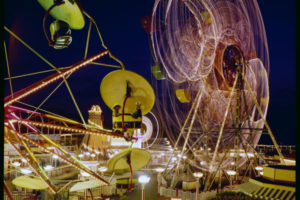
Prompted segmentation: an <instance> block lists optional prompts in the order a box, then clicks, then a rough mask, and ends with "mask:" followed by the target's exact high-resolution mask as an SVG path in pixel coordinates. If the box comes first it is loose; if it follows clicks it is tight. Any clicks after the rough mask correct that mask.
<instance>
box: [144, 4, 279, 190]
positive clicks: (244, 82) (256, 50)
mask: <svg viewBox="0 0 300 200" xmlns="http://www.w3.org/2000/svg"><path fill="white" fill-rule="evenodd" d="M151 28H152V31H151V32H150V34H151V42H152V51H153V52H152V53H153V56H154V60H155V63H157V64H156V65H154V66H153V67H152V68H151V70H152V73H153V76H154V78H155V79H154V83H153V85H154V86H155V91H156V96H157V99H156V107H157V110H159V111H160V114H159V116H160V117H161V119H164V121H166V123H165V124H164V130H165V131H166V133H167V134H168V136H169V138H170V139H171V140H172V141H173V144H174V148H179V149H180V150H181V156H180V158H179V159H178V161H177V164H176V165H175V167H174V170H175V172H178V169H179V165H180V163H181V158H182V157H183V155H191V158H192V159H187V161H186V162H188V163H189V164H191V165H192V166H194V167H195V168H197V169H198V170H203V171H206V172H210V173H208V177H206V179H205V180H206V189H209V188H210V186H211V183H212V181H213V180H211V178H212V177H213V178H214V177H216V175H217V174H219V173H218V172H220V173H223V172H224V173H225V171H226V170H229V169H233V170H235V171H236V180H237V179H238V174H239V173H238V171H239V169H240V168H241V167H242V166H243V165H244V164H245V163H248V164H249V163H250V164H251V163H252V161H251V157H253V155H255V156H258V154H257V152H255V150H254V149H255V146H256V145H257V143H258V141H259V139H260V137H261V134H262V131H263V128H264V126H265V127H266V128H267V129H268V133H269V135H270V136H271V139H272V141H273V143H274V144H275V146H276V148H277V151H278V153H279V156H280V157H281V158H282V154H281V152H280V150H279V148H278V145H277V143H276V141H275V138H274V136H273V134H272V132H271V130H270V127H269V125H268V123H267V122H266V120H265V119H266V114H267V109H268V104H269V83H268V73H269V53H268V44H267V38H266V33H265V28H264V24H263V19H262V16H261V13H260V10H259V7H258V4H257V2H256V1H246V0H245V1H227V0H217V1H202V0H196V1H181V0H170V1H168V0H156V1H155V4H154V9H153V13H152V24H151ZM155 80H156V81H155ZM171 159H172V158H170V160H171ZM167 173H168V172H166V173H165V174H167ZM175 178H176V176H173V179H172V183H171V186H174V185H175V180H174V179H175Z"/></svg>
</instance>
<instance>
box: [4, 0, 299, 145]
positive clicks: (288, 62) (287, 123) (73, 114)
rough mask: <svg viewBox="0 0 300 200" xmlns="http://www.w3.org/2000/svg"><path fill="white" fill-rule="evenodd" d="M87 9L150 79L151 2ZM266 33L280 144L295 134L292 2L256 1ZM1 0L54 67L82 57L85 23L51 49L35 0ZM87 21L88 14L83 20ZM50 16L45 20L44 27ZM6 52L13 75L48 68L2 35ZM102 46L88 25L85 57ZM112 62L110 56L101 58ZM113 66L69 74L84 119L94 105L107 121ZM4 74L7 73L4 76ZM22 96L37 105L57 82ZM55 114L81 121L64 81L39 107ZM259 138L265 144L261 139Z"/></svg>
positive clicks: (111, 44)
mask: <svg viewBox="0 0 300 200" xmlns="http://www.w3.org/2000/svg"><path fill="white" fill-rule="evenodd" d="M81 3H82V6H83V9H84V10H86V12H87V13H89V14H90V15H91V16H92V17H93V18H94V19H95V20H96V22H97V23H98V25H99V28H100V30H101V33H102V36H103V39H104V42H105V44H106V46H107V47H108V48H109V49H110V51H111V52H112V53H113V55H115V56H116V57H118V58H119V59H120V60H121V61H122V62H123V63H124V64H125V67H126V69H128V70H132V71H134V72H136V73H138V74H141V75H142V76H144V77H145V78H146V79H147V80H148V81H149V82H150V81H151V72H150V66H151V65H152V64H153V59H152V58H151V54H150V49H149V38H148V35H147V33H146V32H145V30H144V29H143V27H142V25H141V18H143V17H144V16H146V15H150V14H151V11H152V6H153V3H154V0H132V1H121V0H110V1H96V0H93V1H82V2H81ZM258 3H259V5H260V9H261V13H262V16H263V19H264V23H265V28H266V32H267V38H268V45H269V53H270V77H269V80H270V104H269V110H268V115H267V120H268V122H269V124H270V126H271V128H272V131H273V132H274V135H275V137H276V139H277V142H278V143H279V144H295V136H296V43H295V42H296V1H295V0H287V1H284V2H283V1H280V0H272V1H264V0H258ZM15 4H16V2H15V1H8V0H5V4H4V6H5V7H4V25H5V26H7V27H8V28H9V29H10V30H12V31H14V32H15V33H16V34H17V35H18V36H20V37H21V38H22V39H23V40H24V41H26V42H27V43H28V44H30V45H31V46H32V47H33V48H34V49H35V50H36V51H38V52H39V53H40V54H41V55H42V56H44V57H45V58H46V59H48V60H49V61H50V62H51V63H53V64H54V65H55V66H56V67H65V66H68V65H71V64H74V63H76V62H78V61H80V60H81V59H82V58H83V56H84V50H85V42H86V37H87V30H88V21H86V25H85V27H84V29H82V30H72V37H73V41H72V43H71V45H70V47H69V48H67V49H64V50H55V49H53V48H51V47H49V46H48V42H47V40H46V38H45V37H44V33H43V28H42V22H43V16H44V14H45V11H44V10H43V8H42V7H41V6H40V5H39V4H38V3H37V1H18V6H16V5H15ZM86 19H87V18H86ZM52 20H53V18H51V17H50V18H49V20H48V25H47V27H49V24H50V23H51V22H52ZM4 36H5V37H4V39H5V42H6V46H7V51H8V59H9V63H10V69H11V75H12V76H15V75H20V74H24V73H30V72H37V71H43V70H47V69H51V68H50V67H49V66H47V64H45V63H44V62H43V61H41V60H40V59H39V58H38V57H36V56H35V55H33V54H32V53H31V52H30V51H29V50H28V49H26V48H25V47H24V46H23V45H21V44H20V43H19V42H17V41H16V40H15V39H13V38H12V37H9V34H7V32H5V33H4ZM102 50H103V48H102V47H101V45H100V40H99V38H98V36H97V34H96V30H95V28H94V27H93V28H92V35H91V41H90V49H89V52H88V56H92V55H94V54H96V53H98V52H100V51H102ZM100 61H101V62H106V63H112V64H116V63H114V62H112V60H111V59H102V60H99V62H100ZM112 70H114V69H113V68H108V67H101V66H96V65H89V66H87V67H86V68H84V69H81V70H79V71H77V72H75V73H74V74H73V75H72V76H71V77H70V78H69V85H70V86H71V88H72V91H73V93H74V96H75V98H76V99H77V101H78V104H79V107H80V109H81V111H82V112H83V115H84V117H85V119H87V114H88V113H87V111H88V109H89V108H90V107H91V106H92V105H93V104H99V105H100V106H101V108H102V110H103V111H104V112H105V113H106V115H105V117H106V119H105V124H107V125H109V124H110V123H111V119H110V118H111V117H110V114H111V111H110V109H109V108H107V107H106V105H105V104H104V103H103V101H102V99H101V96H100V89H99V88H100V83H101V80H102V78H103V77H104V76H105V75H106V74H108V73H109V72H111V71H112ZM50 74H51V73H46V74H43V75H38V76H31V77H28V78H20V79H15V80H13V88H14V91H17V90H19V89H22V88H24V87H25V86H28V85H30V84H32V83H34V82H36V81H38V80H41V79H42V78H43V77H47V76H49V75H50ZM4 77H7V72H6V74H5V75H4ZM58 83H59V82H57V83H54V84H51V85H50V86H49V87H47V88H46V89H43V90H42V91H40V92H38V93H36V94H34V95H32V96H30V97H28V98H25V99H24V102H27V103H30V104H33V105H38V104H39V103H40V102H42V101H43V99H44V97H46V96H47V95H48V94H49V93H50V92H51V91H52V90H53V89H54V88H55V87H56V85H57V84H58ZM8 94H9V84H8V81H5V96H7V95H8ZM42 108H44V109H46V110H49V111H52V112H55V113H57V114H60V115H63V116H66V117H69V118H73V119H76V120H80V118H79V115H78V114H77V111H76V109H75V107H74V105H73V103H72V101H71V98H70V96H69V94H68V92H67V89H66V87H65V86H64V85H63V86H62V87H61V88H60V89H58V91H57V92H56V93H55V94H54V95H53V96H52V97H51V98H50V99H49V100H48V101H47V103H46V104H45V105H44V106H43V107H42ZM262 142H266V143H268V142H269V139H268V137H264V138H263V139H262Z"/></svg>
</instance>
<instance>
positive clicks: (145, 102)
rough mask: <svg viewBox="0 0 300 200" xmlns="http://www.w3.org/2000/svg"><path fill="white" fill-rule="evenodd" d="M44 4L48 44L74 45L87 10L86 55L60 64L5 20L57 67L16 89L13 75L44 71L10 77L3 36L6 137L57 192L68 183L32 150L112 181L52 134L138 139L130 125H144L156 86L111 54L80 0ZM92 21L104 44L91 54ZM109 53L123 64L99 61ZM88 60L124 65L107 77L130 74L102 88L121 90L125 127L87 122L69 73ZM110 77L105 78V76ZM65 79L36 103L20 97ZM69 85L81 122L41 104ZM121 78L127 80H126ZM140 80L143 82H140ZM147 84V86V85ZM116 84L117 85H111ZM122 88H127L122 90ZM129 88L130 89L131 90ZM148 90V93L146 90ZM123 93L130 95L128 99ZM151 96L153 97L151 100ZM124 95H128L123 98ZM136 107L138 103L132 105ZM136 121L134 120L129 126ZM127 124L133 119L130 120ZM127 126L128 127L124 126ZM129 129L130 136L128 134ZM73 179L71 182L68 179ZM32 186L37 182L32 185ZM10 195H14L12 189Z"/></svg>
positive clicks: (32, 170) (46, 0) (58, 46)
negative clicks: (7, 90) (53, 174)
mask: <svg viewBox="0 0 300 200" xmlns="http://www.w3.org/2000/svg"><path fill="white" fill-rule="evenodd" d="M38 2H39V3H40V4H41V5H42V7H43V8H44V9H45V10H46V14H45V17H44V32H45V36H46V38H47V40H48V41H49V45H50V46H52V47H54V48H55V49H63V48H66V47H68V46H69V45H70V43H71V41H72V37H71V29H75V30H76V29H77V30H79V29H82V28H83V27H84V24H85V19H84V16H86V17H87V18H88V20H89V29H88V33H87V41H86V48H85V52H84V59H83V60H80V61H78V62H77V63H74V64H73V65H71V66H68V67H63V68H57V67H55V66H54V65H53V64H52V63H51V62H49V61H48V60H46V59H45V58H44V57H43V56H41V55H40V54H39V53H37V52H36V51H35V50H34V49H33V48H32V47H30V46H29V45H28V44H27V43H26V42H24V41H23V40H22V39H21V38H20V37H18V35H16V33H14V32H13V31H12V30H10V29H9V28H7V27H6V26H4V29H5V31H7V32H8V33H9V34H10V36H11V37H13V38H14V39H16V40H18V41H19V42H20V43H22V44H23V45H24V46H25V47H27V48H28V49H29V50H30V51H31V52H33V53H34V54H35V55H37V56H38V57H39V58H41V60H43V61H44V62H45V63H46V64H48V65H49V66H50V67H52V68H53V69H52V70H47V71H44V72H49V71H56V73H54V74H52V75H50V76H48V77H46V78H43V79H42V80H40V81H38V82H35V83H33V84H31V85H30V86H27V87H25V88H24V89H21V90H18V91H17V92H14V91H13V87H12V80H13V79H14V78H19V77H26V76H30V75H34V74H41V73H43V72H37V73H31V74H25V75H21V76H19V77H12V76H11V70H10V66H9V62H8V55H7V50H6V44H5V42H4V49H5V55H6V61H7V73H8V78H6V80H8V82H9V86H10V95H8V96H6V97H5V99H4V110H5V118H4V138H5V142H6V143H8V144H10V145H11V146H12V148H13V149H14V150H15V151H16V152H17V153H18V155H19V156H20V158H21V159H22V160H23V162H24V163H25V165H28V167H29V169H30V170H29V169H28V170H29V171H28V174H30V173H34V174H35V175H37V177H38V179H39V180H42V182H43V183H45V184H44V185H45V186H46V187H47V188H48V189H49V190H50V191H51V192H52V193H53V194H58V193H60V192H61V191H63V190H64V189H65V187H66V186H67V184H65V185H63V186H61V184H60V185H59V186H58V185H56V184H55V183H54V182H53V180H52V178H53V177H51V174H49V172H47V170H46V169H45V168H44V166H42V165H41V160H40V159H39V158H37V157H36V156H35V155H34V154H35V153H40V154H43V153H44V154H50V155H52V157H53V159H59V160H60V161H62V162H64V163H66V164H67V165H69V166H72V167H74V169H75V171H77V173H79V172H80V173H85V174H87V175H89V176H91V177H93V178H95V179H97V180H98V181H100V183H101V184H104V185H107V184H109V182H108V180H106V179H104V178H103V177H102V175H100V174H99V173H98V172H95V171H93V170H91V169H90V168H89V167H87V166H85V165H84V164H82V162H81V161H80V154H78V153H77V154H76V155H72V154H70V153H69V152H68V151H67V150H66V149H64V148H63V147H62V146H61V144H59V143H57V142H55V141H54V140H53V139H52V138H53V137H55V136H54V135H55V134H59V135H68V134H70V133H74V134H85V135H90V136H95V137H96V138H97V137H106V138H111V139H112V138H124V134H125V138H126V140H129V141H132V140H136V138H134V137H133V136H132V131H134V130H136V129H137V128H141V126H142V123H141V122H142V116H143V115H145V114H147V113H148V112H149V111H150V110H151V108H152V106H153V104H154V98H155V97H154V92H153V89H152V88H151V86H150V85H149V84H148V82H147V81H146V80H145V79H143V78H142V77H141V76H139V75H137V74H136V73H134V72H130V71H127V70H125V67H124V65H123V63H122V62H121V61H120V60H118V59H117V58H116V57H114V56H113V54H112V53H111V52H110V51H109V49H108V48H107V47H106V45H105V44H104V41H103V39H102V36H101V34H100V31H99V28H98V26H97V24H96V22H95V21H94V19H93V18H92V17H91V16H90V15H88V13H86V12H85V11H84V10H83V9H82V8H81V7H79V6H78V5H79V4H77V3H76V1H70V0H64V1H63V0H57V1H56V0H55V1H52V0H39V1H38ZM49 15H51V16H52V17H53V18H55V21H54V22H53V23H52V24H51V25H50V35H51V36H49V34H48V31H47V30H46V28H45V26H46V21H47V19H48V17H49ZM92 25H94V26H95V27H96V30H97V33H98V35H99V38H100V40H101V44H102V48H103V50H102V51H101V52H99V53H97V54H95V55H93V56H90V57H88V55H87V53H88V49H89V41H90V34H91V27H92ZM106 55H108V56H109V57H110V58H112V59H113V60H114V61H116V62H117V63H119V65H112V64H105V63H99V62H97V60H98V59H100V58H102V57H104V56H106ZM88 64H95V65H102V66H108V67H114V68H121V70H117V71H115V72H112V73H110V74H109V75H108V76H107V77H111V76H113V74H117V76H119V75H121V76H123V75H126V79H124V77H116V76H115V78H116V79H117V80H116V81H120V80H122V81H124V85H123V87H120V88H121V90H120V89H118V90H116V91H107V90H105V89H103V88H102V89H101V92H102V93H101V94H102V96H103V98H104V99H105V98H106V97H107V96H106V95H107V94H104V93H103V91H104V90H105V92H108V93H109V92H112V93H117V92H120V93H122V94H121V96H118V97H116V98H115V99H113V100H117V101H116V102H114V103H118V104H120V105H121V108H122V110H123V111H122V113H120V114H121V116H122V117H121V118H122V119H120V118H118V117H115V116H114V117H113V119H114V122H118V123H119V122H121V123H122V129H120V126H119V124H118V125H116V126H115V127H114V130H107V129H104V128H103V127H101V126H100V127H99V126H97V124H96V125H95V124H92V123H86V122H85V120H84V119H83V116H82V113H81V111H80V109H79V107H78V104H77V102H76V100H75V98H74V95H73V93H72V90H71V88H70V86H69V84H68V81H67V79H68V78H69V77H70V75H71V74H73V73H74V72H76V71H78V70H80V69H82V68H84V67H86V66H87V65H88ZM107 79H109V78H105V80H107ZM58 80H61V82H60V83H59V84H58V85H57V87H56V88H55V89H54V90H53V91H52V92H51V93H50V94H49V95H48V96H47V97H46V98H45V99H44V100H43V101H42V103H41V104H40V105H38V106H33V105H30V104H28V103H25V102H23V101H22V100H23V99H24V98H26V97H29V96H33V95H35V94H36V92H37V91H40V90H42V89H44V88H46V87H48V86H49V85H51V84H54V82H58ZM63 83H65V86H66V87H67V89H68V93H69V94H70V96H71V99H72V101H73V103H74V105H75V107H76V110H77V111H78V114H79V116H80V118H81V120H82V123H79V122H77V121H74V120H71V119H68V118H66V117H62V116H60V115H57V114H54V113H52V112H49V111H46V110H44V109H42V108H41V107H42V106H43V105H44V104H45V103H46V101H47V100H48V99H49V98H50V97H51V96H52V95H53V93H55V91H56V90H57V89H58V88H59V87H60V86H61V85H62V84H63ZM103 84H105V81H104V82H103V83H102V84H101V86H102V85H103ZM122 84H123V83H122ZM139 84H142V86H141V87H139V86H140V85H139ZM144 85H145V87H146V88H145V87H144ZM111 89H112V90H114V89H115V88H111ZM122 89H124V90H122ZM129 90H130V92H128V91H129ZM148 95H149V96H148ZM123 97H124V98H125V99H127V98H128V99H127V103H125V102H126V100H125V101H124V99H123ZM149 99H150V100H149ZM122 101H124V103H123V104H121V103H122ZM106 103H107V105H108V106H109V107H110V108H112V107H111V104H109V103H108V102H106ZM133 107H134V108H133ZM127 113H130V114H131V116H130V117H129V118H128V116H126V115H127ZM132 122H133V124H134V125H133V126H131V124H132ZM128 124H129V125H128ZM125 128H126V129H125ZM127 133H129V136H127V135H126V134H127ZM68 184H69V183H68ZM27 188H31V186H30V185H29V186H27ZM5 189H7V187H5ZM31 189H34V188H31ZM6 192H8V193H9V191H7V190H6ZM9 196H11V195H9Z"/></svg>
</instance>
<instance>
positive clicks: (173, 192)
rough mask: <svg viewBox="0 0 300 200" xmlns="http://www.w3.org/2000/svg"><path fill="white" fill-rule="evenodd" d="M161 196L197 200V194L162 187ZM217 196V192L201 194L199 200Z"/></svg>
mask: <svg viewBox="0 0 300 200" xmlns="http://www.w3.org/2000/svg"><path fill="white" fill-rule="evenodd" d="M160 195H161V196H164V197H168V198H170V197H178V198H181V199H182V200H194V199H195V198H196V193H195V192H190V191H184V190H180V189H172V188H166V187H160ZM216 195H217V191H215V190H213V191H207V192H201V193H199V200H200V199H201V200H206V199H209V198H212V197H215V196H216Z"/></svg>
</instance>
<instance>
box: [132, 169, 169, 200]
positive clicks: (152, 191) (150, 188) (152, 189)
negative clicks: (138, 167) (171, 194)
mask: <svg viewBox="0 0 300 200" xmlns="http://www.w3.org/2000/svg"><path fill="white" fill-rule="evenodd" d="M143 174H146V175H147V176H150V178H151V179H150V182H149V183H147V184H146V185H145V197H146V198H145V200H165V199H169V198H163V197H159V196H158V195H157V175H156V174H151V173H150V172H135V173H134V176H135V177H136V178H137V179H138V177H139V176H140V175H143ZM141 192H142V186H141V184H138V186H137V188H136V189H135V191H133V192H132V193H130V194H128V195H127V198H126V200H141V197H142V194H141Z"/></svg>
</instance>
